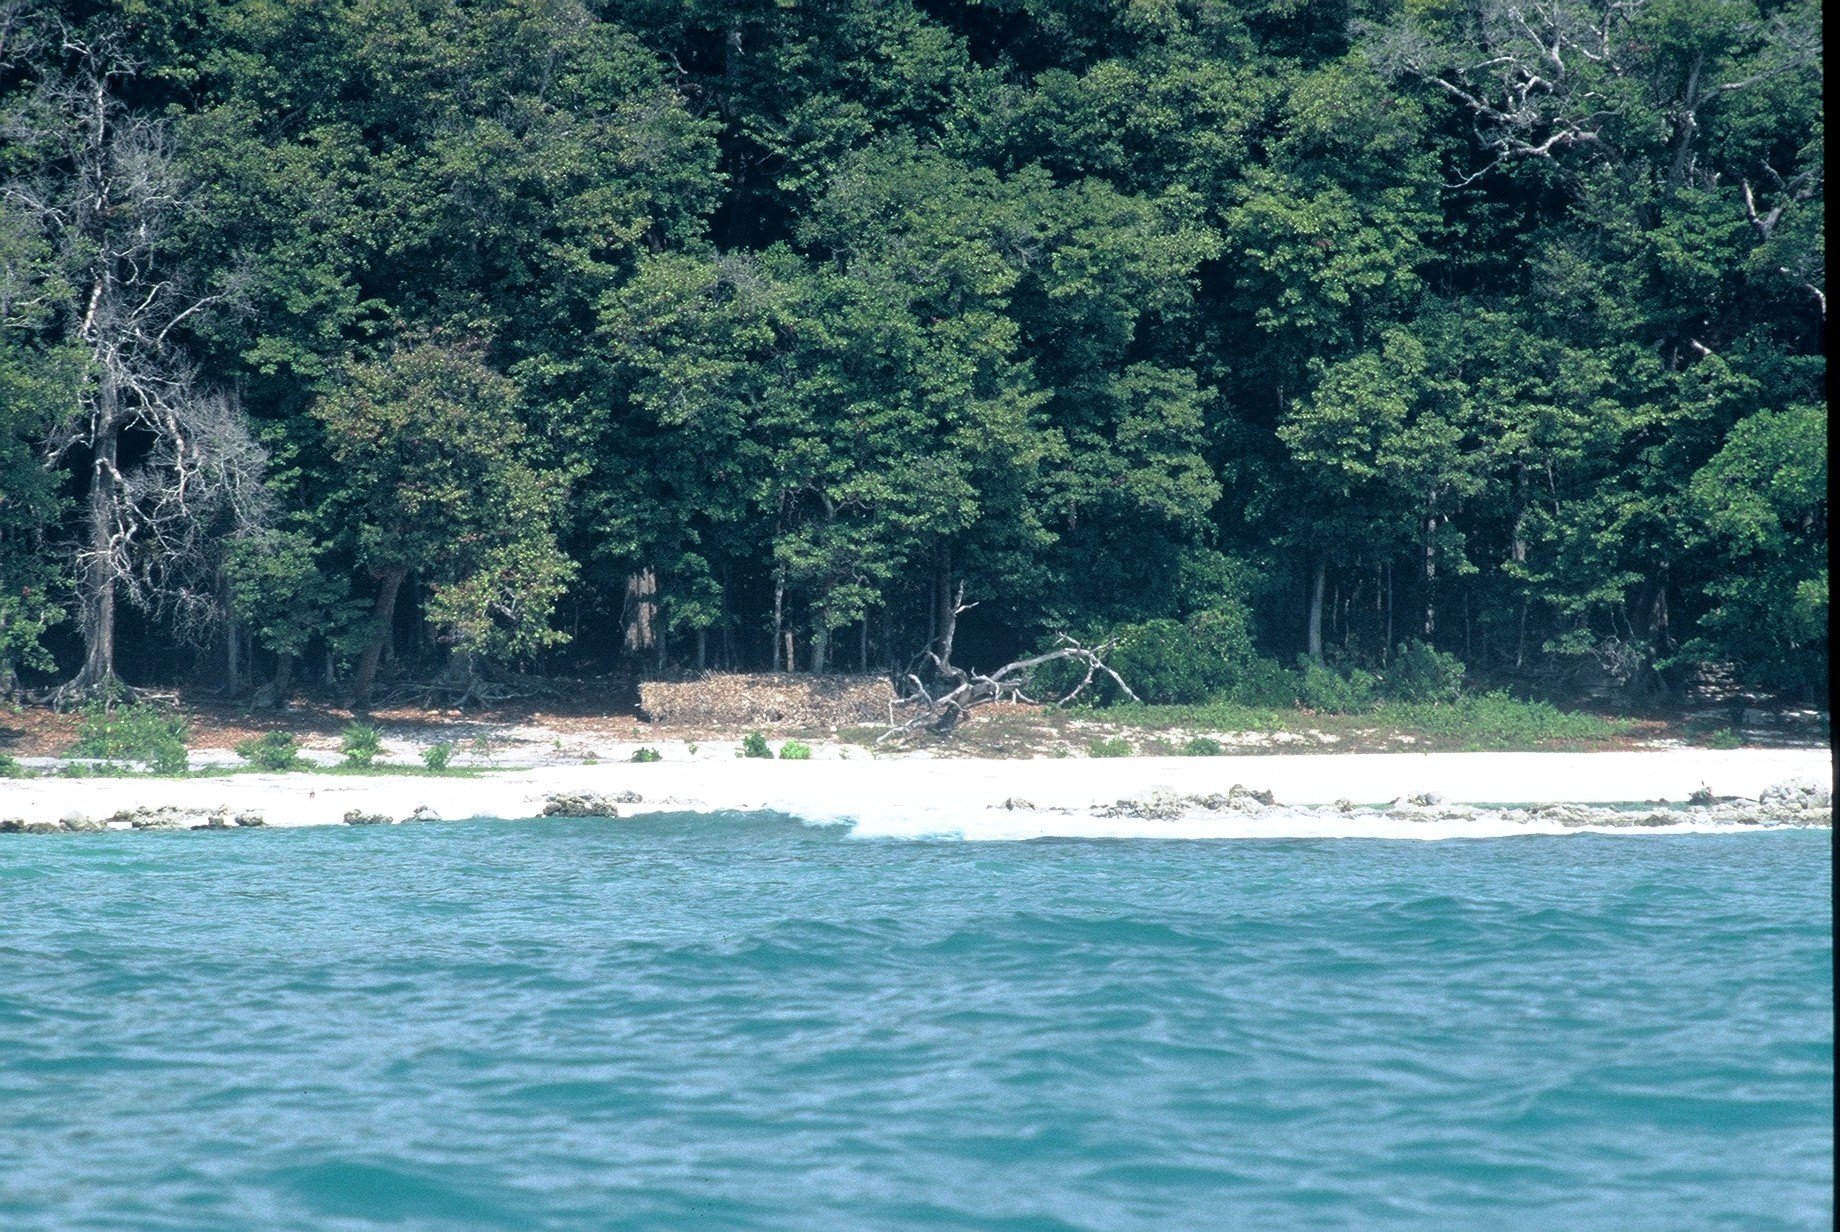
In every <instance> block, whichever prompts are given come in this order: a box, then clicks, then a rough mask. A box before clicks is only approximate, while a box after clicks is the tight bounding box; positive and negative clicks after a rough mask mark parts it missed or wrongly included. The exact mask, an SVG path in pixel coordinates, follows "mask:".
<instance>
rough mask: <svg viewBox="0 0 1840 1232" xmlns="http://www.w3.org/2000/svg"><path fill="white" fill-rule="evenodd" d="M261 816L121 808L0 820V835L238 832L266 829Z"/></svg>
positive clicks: (220, 809)
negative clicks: (100, 813) (94, 815)
mask: <svg viewBox="0 0 1840 1232" xmlns="http://www.w3.org/2000/svg"><path fill="white" fill-rule="evenodd" d="M267 824H268V823H267V822H265V821H263V820H262V815H261V814H260V813H253V812H242V813H232V812H231V811H230V810H229V809H224V808H218V809H187V808H174V807H172V806H171V805H167V806H164V807H161V808H133V809H120V810H118V811H116V812H115V813H112V814H110V815H109V816H108V817H105V818H102V819H96V818H92V817H89V816H87V815H85V814H83V813H66V814H65V815H64V816H63V817H62V818H60V819H59V820H57V821H16V820H0V834H100V833H104V832H106V831H110V830H239V829H252V828H255V827H258V826H265V825H267Z"/></svg>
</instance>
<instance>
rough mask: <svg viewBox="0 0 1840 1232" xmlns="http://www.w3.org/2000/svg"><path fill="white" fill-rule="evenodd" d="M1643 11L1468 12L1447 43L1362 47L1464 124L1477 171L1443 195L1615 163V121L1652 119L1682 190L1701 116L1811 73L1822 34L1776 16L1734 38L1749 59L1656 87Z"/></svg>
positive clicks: (1529, 0)
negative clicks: (1598, 160) (1520, 173)
mask: <svg viewBox="0 0 1840 1232" xmlns="http://www.w3.org/2000/svg"><path fill="white" fill-rule="evenodd" d="M1649 3H1650V0H1474V2H1473V3H1471V4H1470V5H1469V6H1468V7H1467V9H1466V10H1465V11H1464V13H1463V20H1464V23H1465V27H1464V33H1463V35H1462V36H1461V37H1460V38H1458V39H1455V40H1452V39H1449V38H1446V37H1441V36H1435V35H1433V34H1431V33H1429V32H1428V31H1427V29H1426V28H1424V27H1422V26H1420V25H1418V24H1415V23H1413V22H1411V21H1409V20H1408V21H1405V22H1402V23H1398V24H1395V25H1392V26H1389V27H1386V28H1369V29H1367V30H1365V31H1364V35H1365V42H1366V44H1367V48H1368V52H1369V55H1370V56H1371V57H1372V58H1373V60H1374V62H1375V63H1376V65H1378V66H1379V67H1380V68H1381V69H1382V70H1383V71H1389V72H1393V73H1398V74H1403V75H1405V76H1409V77H1412V78H1415V79H1417V80H1419V81H1422V82H1424V83H1425V84H1426V85H1428V86H1430V87H1431V88H1432V89H1434V90H1436V91H1438V92H1439V93H1441V94H1443V95H1444V96H1445V97H1447V98H1449V99H1451V100H1452V101H1453V102H1455V103H1456V104H1457V105H1458V106H1459V107H1460V108H1461V109H1462V110H1463V111H1464V112H1465V113H1466V114H1467V115H1468V116H1469V118H1470V122H1471V125H1472V126H1473V129H1474V132H1475V136H1476V141H1477V144H1478V146H1479V148H1480V149H1481V150H1482V151H1483V153H1484V155H1485V158H1486V161H1485V162H1484V163H1483V165H1482V166H1480V167H1479V168H1477V169H1476V170H1474V171H1473V172H1470V173H1467V174H1463V175H1460V176H1459V178H1458V180H1457V183H1456V184H1455V185H1452V187H1457V186H1461V185H1464V184H1469V183H1472V182H1473V181H1475V180H1477V179H1479V178H1481V177H1482V176H1484V175H1486V174H1488V173H1489V172H1490V171H1493V170H1495V169H1497V168H1499V167H1501V166H1503V165H1504V164H1508V163H1513V162H1517V161H1525V160H1546V161H1552V160H1554V159H1556V158H1557V156H1558V155H1559V154H1561V153H1562V152H1564V151H1567V150H1573V149H1580V148H1585V149H1591V150H1596V151H1599V152H1601V153H1602V154H1603V155H1605V156H1606V157H1619V156H1620V154H1619V152H1618V151H1617V149H1616V140H1617V138H1616V130H1617V121H1618V120H1619V119H1623V118H1629V119H1631V120H1632V121H1633V122H1635V123H1637V124H1640V123H1641V122H1642V120H1641V117H1640V114H1638V113H1641V114H1646V113H1649V112H1651V111H1658V112H1659V113H1660V115H1661V117H1662V118H1664V120H1665V122H1666V123H1667V124H1668V125H1669V128H1670V134H1669V146H1670V153H1669V158H1668V163H1667V179H1668V182H1669V183H1671V184H1679V183H1682V182H1685V181H1686V180H1688V179H1690V178H1691V176H1692V173H1693V168H1694V159H1695V153H1696V144H1695V142H1696V138H1697V137H1698V135H1699V132H1700V117H1701V115H1702V114H1703V113H1704V111H1705V109H1706V108H1707V107H1709V106H1711V105H1712V104H1713V103H1714V102H1715V101H1716V100H1718V99H1719V98H1722V97H1725V96H1727V95H1730V94H1732V93H1734V92H1736V91H1739V90H1745V89H1749V88H1750V87H1752V86H1756V85H1758V84H1761V83H1762V82H1765V81H1768V80H1770V79H1772V78H1775V77H1779V76H1781V75H1782V74H1784V73H1789V72H1794V71H1797V70H1799V69H1802V68H1804V67H1807V66H1810V65H1813V64H1815V63H1817V62H1818V61H1819V59H1820V53H1821V37H1820V30H1819V29H1818V27H1816V26H1814V25H1812V24H1811V23H1810V22H1809V21H1808V20H1807V19H1806V15H1805V14H1802V13H1799V12H1797V11H1793V10H1791V11H1785V12H1784V13H1780V14H1778V15H1776V16H1774V17H1772V18H1770V19H1769V20H1768V21H1767V22H1755V23H1751V24H1750V25H1749V26H1745V27H1741V28H1737V29H1735V30H1733V31H1732V39H1733V41H1734V44H1736V45H1737V46H1741V47H1743V48H1744V49H1745V50H1746V52H1747V54H1743V55H1729V54H1728V55H1720V56H1717V57H1716V58H1715V57H1714V56H1711V55H1708V54H1706V53H1704V52H1702V53H1698V54H1696V56H1695V58H1694V59H1693V60H1692V61H1691V62H1689V63H1687V64H1686V65H1684V66H1682V67H1683V71H1682V72H1681V73H1679V74H1678V75H1674V74H1662V75H1660V76H1654V75H1652V74H1650V72H1649V69H1650V67H1651V66H1650V65H1648V64H1647V63H1646V61H1645V56H1646V55H1647V53H1648V52H1649V51H1650V50H1651V49H1650V48H1648V47H1647V46H1645V45H1644V42H1643V35H1642V31H1641V20H1642V18H1643V16H1644V10H1645V9H1646V8H1647V7H1648V6H1649ZM1734 49H1735V48H1734ZM1651 78H1652V79H1651ZM1664 79H1665V84H1664Z"/></svg>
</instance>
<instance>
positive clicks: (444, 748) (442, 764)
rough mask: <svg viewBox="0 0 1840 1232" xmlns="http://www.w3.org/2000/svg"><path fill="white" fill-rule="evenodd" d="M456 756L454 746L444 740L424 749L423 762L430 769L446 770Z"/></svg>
mask: <svg viewBox="0 0 1840 1232" xmlns="http://www.w3.org/2000/svg"><path fill="white" fill-rule="evenodd" d="M453 757H454V746H453V745H451V744H449V743H447V741H445V740H443V741H442V742H441V743H440V744H431V745H429V746H428V747H427V748H425V749H423V750H422V764H423V765H424V766H427V767H428V768H429V769H430V770H445V769H447V763H448V762H450V761H452V760H453Z"/></svg>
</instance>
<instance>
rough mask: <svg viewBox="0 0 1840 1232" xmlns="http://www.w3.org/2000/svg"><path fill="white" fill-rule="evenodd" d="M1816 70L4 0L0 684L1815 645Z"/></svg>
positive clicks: (1052, 27)
mask: <svg viewBox="0 0 1840 1232" xmlns="http://www.w3.org/2000/svg"><path fill="white" fill-rule="evenodd" d="M1821 87H1822V82H1821V62H1820V30H1819V7H1818V5H1816V4H1815V3H1813V2H1812V0H1786V2H1784V0H1527V2H1525V3H1518V4H1517V3H1512V2H1511V0H984V2H981V3H980V2H977V0H828V2H824V0H745V2H740V3H718V2H716V0H478V2H469V0H123V2H121V3H113V4H97V3H80V2H77V0H0V408H3V409H0V687H5V688H8V689H12V690H16V691H17V690H35V691H36V690H43V689H46V688H49V687H51V686H53V685H60V684H61V685H63V686H65V688H66V689H67V690H69V692H68V693H67V694H66V695H67V696H75V695H79V694H81V693H83V692H85V691H87V690H91V689H93V688H94V687H96V686H99V685H103V684H106V683H108V682H109V681H111V680H113V679H115V678H117V677H119V678H123V679H126V680H127V681H128V682H129V683H131V684H136V683H140V684H144V683H150V682H162V683H174V682H188V683H193V684H199V685H207V686H212V687H219V688H230V689H232V690H234V691H239V692H244V693H249V694H252V695H254V696H257V697H262V696H266V697H270V698H272V697H274V696H276V695H277V694H279V693H281V692H284V691H285V690H286V689H287V688H288V687H289V685H290V683H292V684H294V685H299V686H311V687H316V688H322V689H333V690H337V691H341V692H343V693H345V694H346V695H349V696H352V697H355V698H356V699H357V700H359V701H366V700H369V698H370V695H371V693H372V691H373V689H377V688H379V687H380V684H379V682H382V681H387V680H391V679H407V678H418V679H424V680H425V679H431V678H440V677H442V676H443V675H445V676H446V677H448V678H455V679H470V678H472V677H473V676H474V675H475V674H478V673H487V672H501V673H502V672H510V671H526V672H530V671H535V672H543V673H551V674H564V673H592V672H613V671H631V670H640V671H644V672H668V671H675V670H684V669H690V668H695V667H704V666H707V667H711V668H715V667H732V668H752V669H766V668H774V669H780V670H785V669H787V668H791V669H793V670H798V671H807V670H810V671H827V670H833V671H834V670H850V671H854V670H860V669H864V668H866V669H867V670H870V671H875V670H883V669H886V668H888V667H889V666H891V665H900V664H904V663H906V662H907V661H908V660H909V659H910V657H911V656H913V655H914V654H915V653H916V652H917V651H920V650H921V649H923V648H924V647H925V646H927V645H928V643H929V642H935V643H936V642H937V640H938V639H939V638H940V637H941V636H942V634H943V632H944V631H945V630H946V629H948V628H955V630H956V639H957V646H956V651H957V654H958V656H959V658H960V659H961V660H969V661H978V662H983V663H993V664H994V663H998V662H1002V661H1004V660H1006V659H1009V658H1011V657H1014V656H1016V655H1018V654H1021V653H1024V652H1026V651H1029V650H1031V649H1033V648H1035V647H1038V646H1041V645H1043V644H1045V643H1046V642H1047V641H1048V640H1049V639H1051V638H1052V637H1053V636H1055V635H1056V634H1061V633H1066V634H1070V635H1073V636H1076V637H1079V638H1082V639H1095V640H1096V639H1103V638H1107V637H1114V636H1119V635H1123V636H1124V637H1125V638H1126V643H1127V648H1128V647H1129V646H1132V645H1135V646H1136V647H1137V653H1138V654H1139V656H1140V657H1143V656H1145V655H1149V656H1150V657H1154V655H1155V653H1164V654H1165V657H1169V656H1174V657H1175V658H1180V657H1181V655H1182V654H1184V653H1191V654H1193V653H1200V654H1204V655H1206V656H1209V657H1210V661H1211V662H1212V663H1214V664H1215V665H1216V666H1217V667H1218V670H1217V671H1215V670H1213V669H1211V668H1210V669H1208V670H1204V671H1202V672H1201V679H1200V680H1199V683H1196V682H1195V681H1194V680H1190V679H1188V678H1186V677H1181V674H1180V673H1176V674H1174V675H1173V676H1171V677H1170V679H1172V680H1175V681H1176V683H1175V684H1173V685H1171V686H1170V688H1168V689H1166V690H1165V693H1167V694H1168V696H1167V697H1165V698H1163V700H1190V699H1192V697H1193V696H1194V695H1195V694H1197V693H1207V692H1218V691H1220V690H1222V689H1225V690H1228V691H1231V690H1232V689H1233V688H1234V687H1235V686H1236V684H1237V683H1238V682H1239V681H1241V680H1242V679H1254V678H1262V679H1266V680H1267V681H1269V676H1270V670H1269V669H1271V668H1272V667H1273V666H1274V665H1273V664H1272V663H1271V662H1270V661H1271V660H1276V661H1277V663H1278V664H1282V665H1286V666H1288V665H1290V664H1292V663H1295V662H1296V661H1297V660H1298V658H1299V656H1308V657H1309V658H1310V659H1312V660H1315V661H1319V662H1326V663H1327V664H1329V665H1330V668H1331V669H1340V670H1343V671H1353V670H1354V669H1357V668H1362V669H1366V670H1368V671H1375V672H1384V671H1386V670H1388V669H1389V666H1390V665H1391V664H1392V663H1393V662H1394V661H1395V660H1396V658H1397V657H1398V655H1399V654H1400V648H1401V647H1405V646H1410V647H1411V649H1410V651H1409V652H1408V655H1409V656H1410V657H1411V658H1412V660H1413V662H1415V663H1419V664H1421V665H1422V663H1423V662H1424V661H1425V655H1426V651H1425V646H1431V647H1435V648H1436V649H1437V650H1438V651H1440V652H1443V653H1444V654H1447V655H1454V656H1456V657H1457V658H1460V659H1461V660H1462V661H1463V662H1464V663H1466V664H1467V665H1468V667H1469V670H1470V672H1471V674H1472V675H1474V676H1478V677H1482V678H1486V679H1492V680H1496V681H1499V682H1504V683H1514V684H1517V685H1520V686H1522V687H1525V688H1529V689H1534V690H1548V691H1557V690H1564V689H1569V688H1579V687H1587V686H1595V687H1600V688H1601V687H1606V686H1610V687H1616V688H1620V689H1624V690H1627V691H1629V693H1631V694H1633V695H1649V696H1653V695H1657V694H1661V693H1666V692H1669V691H1676V692H1677V691H1678V690H1680V689H1681V688H1682V687H1683V686H1684V684H1685V683H1686V682H1687V681H1688V680H1690V679H1691V678H1692V676H1693V675H1694V673H1695V672H1696V671H1698V670H1699V669H1700V668H1701V667H1702V666H1704V665H1708V664H1719V665H1729V666H1730V667H1731V668H1733V669H1735V670H1736V671H1737V673H1738V674H1739V675H1740V677H1741V678H1742V679H1744V680H1745V681H1747V682H1749V683H1751V684H1753V685H1756V686H1759V687H1766V688H1779V689H1786V690H1811V689H1815V688H1818V687H1819V686H1820V682H1821V681H1823V680H1824V678H1825V672H1826V664H1827V653H1828V651H1827V645H1828V641H1827V607H1828V595H1827V591H1828V581H1827V532H1826V517H1827V512H1826V473H1827V443H1826V426H1825V415H1824V385H1825V379H1826V362H1825V355H1824V341H1823V333H1824V327H1825V323H1826V298H1825V294H1826V293H1825V273H1824V261H1825V254H1824V236H1823V224H1822V201H1823V178H1822V177H1823V163H1824V159H1823V152H1822V151H1823V147H1822V140H1823V137H1822V131H1823V130H1822V114H1821ZM960 609H962V614H960V615H959V616H958V617H957V618H956V619H955V613H960ZM1156 647H1162V651H1160V652H1159V651H1156V650H1155V648H1156ZM1210 672H1211V673H1212V674H1210ZM1178 677H1180V678H1179V679H1178ZM1151 700H1156V699H1155V698H1152V699H1151Z"/></svg>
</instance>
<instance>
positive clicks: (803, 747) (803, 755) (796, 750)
mask: <svg viewBox="0 0 1840 1232" xmlns="http://www.w3.org/2000/svg"><path fill="white" fill-rule="evenodd" d="M779 759H780V760H781V761H810V760H811V746H810V745H809V744H800V743H799V742H798V741H797V740H788V741H786V743H784V744H782V745H780V746H779Z"/></svg>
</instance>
